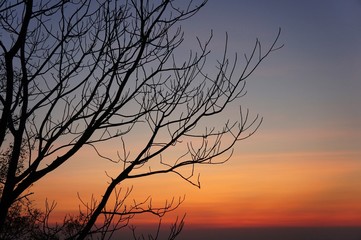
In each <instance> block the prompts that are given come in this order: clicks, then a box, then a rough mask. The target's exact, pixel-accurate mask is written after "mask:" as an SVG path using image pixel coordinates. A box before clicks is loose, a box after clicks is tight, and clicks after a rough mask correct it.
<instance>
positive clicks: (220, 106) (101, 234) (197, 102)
mask: <svg viewBox="0 0 361 240" xmlns="http://www.w3.org/2000/svg"><path fill="white" fill-rule="evenodd" d="M205 4H206V1H203V0H201V1H200V2H199V3H197V2H194V1H192V0H190V1H183V0H178V1H176V0H155V1H150V0H124V1H115V0H105V1H95V0H67V1H64V0H51V1H50V0H49V1H47V0H42V1H40V0H39V1H33V0H23V1H21V0H18V1H8V0H0V16H1V17H0V77H1V81H0V84H1V89H0V102H1V103H0V146H1V149H0V154H1V166H0V174H1V176H0V177H1V200H0V232H1V234H2V235H1V236H3V238H4V239H6V238H7V236H10V237H11V236H13V238H17V236H18V235H16V234H20V233H21V234H23V235H22V239H26V238H29V239H35V236H36V238H38V239H58V238H69V239H85V238H92V237H97V238H101V239H108V238H110V237H111V236H112V234H113V233H114V232H115V231H117V230H118V229H121V228H123V227H125V226H128V225H129V221H130V220H131V219H132V218H133V217H134V216H135V215H138V214H143V213H152V214H154V215H156V216H159V217H162V216H163V215H164V214H165V213H167V212H169V211H172V210H174V209H175V208H177V207H178V206H179V204H180V203H181V202H182V201H183V199H182V198H181V199H179V200H178V201H177V200H172V201H170V202H167V203H166V204H165V205H164V206H162V207H158V208H157V207H154V206H152V204H151V199H146V200H145V201H140V202H137V201H134V202H132V203H131V204H130V205H129V204H126V203H125V200H126V199H127V197H128V196H129V194H130V192H131V189H127V190H125V189H122V188H121V187H122V186H121V183H122V182H123V181H124V180H126V179H133V178H142V177H148V176H152V175H155V174H162V173H175V174H176V175H178V176H180V177H181V178H183V179H184V180H186V181H187V182H189V183H191V184H193V185H195V186H199V178H198V177H197V175H195V169H194V166H195V165H197V164H217V163H222V162H224V161H227V160H228V159H229V158H230V156H231V155H232V148H233V146H234V145H235V144H236V143H237V142H238V141H240V140H243V139H245V138H247V137H249V136H251V135H252V134H253V133H254V132H255V131H256V130H257V128H258V126H259V124H260V123H261V120H262V119H261V118H259V117H258V116H256V117H255V118H250V116H249V112H248V110H246V111H242V109H240V118H239V119H238V120H232V119H229V120H225V121H224V122H223V123H222V126H220V125H219V124H220V123H217V124H214V126H213V125H209V126H205V125H204V124H202V123H204V122H205V121H206V122H209V120H211V119H213V118H212V117H213V116H215V115H218V114H219V113H221V112H223V111H224V109H225V108H226V107H227V106H228V104H229V103H231V102H235V101H238V100H239V98H240V97H242V96H243V95H244V94H245V93H244V87H245V79H247V78H248V77H249V76H250V74H252V72H253V71H254V70H255V69H256V68H257V67H258V65H259V64H260V63H261V62H262V61H263V60H264V59H265V58H266V57H267V56H268V55H269V54H270V53H271V52H272V51H274V50H276V49H278V48H279V47H277V46H276V43H277V40H278V37H279V33H278V35H277V37H276V39H275V41H274V42H272V44H271V45H270V47H269V48H267V49H265V50H264V49H261V44H260V42H259V41H258V40H257V41H256V43H255V45H254V48H253V49H252V50H251V52H250V54H249V55H245V59H244V62H243V63H244V64H243V66H241V67H240V66H239V65H238V64H237V57H235V58H234V60H233V61H231V60H229V59H228V57H227V39H226V41H225V49H224V55H223V56H221V58H220V60H219V61H218V63H217V65H216V66H215V68H214V69H215V73H206V72H204V70H203V69H204V66H205V65H206V57H207V56H208V54H209V50H208V46H209V43H210V41H211V38H212V34H210V37H209V38H208V39H206V40H205V41H202V40H200V39H197V44H198V46H196V47H195V48H198V50H196V51H194V50H192V51H190V52H189V56H188V57H186V59H185V60H182V58H181V57H179V56H177V55H176V50H177V49H178V48H179V46H181V44H182V42H183V39H184V35H183V32H182V29H181V27H180V26H181V25H180V23H181V22H182V21H185V20H187V19H188V18H191V17H192V16H193V15H194V14H196V13H197V12H198V11H199V10H200V9H201V8H202V7H203V6H204V5H205ZM179 53H180V52H179ZM182 54H183V52H182ZM182 54H181V55H182ZM236 75H237V76H236ZM140 133H141V139H139V141H138V142H137V147H135V146H132V145H131V143H130V142H129V141H128V139H129V137H128V136H139V134H140ZM114 141H116V142H117V143H118V144H117V146H118V149H116V150H115V154H108V153H104V152H103V151H102V149H101V147H100V145H101V144H102V143H104V142H109V143H112V142H114ZM84 146H90V147H91V148H92V149H94V153H95V154H97V155H98V157H99V158H102V159H104V161H110V162H111V163H113V164H114V168H116V169H118V172H117V173H113V174H112V175H108V177H109V184H108V186H107V187H106V188H105V189H104V192H103V194H102V197H101V198H100V199H95V198H92V199H91V200H90V202H87V201H83V200H82V199H81V198H80V197H79V200H80V203H81V206H82V207H83V208H82V210H80V212H79V215H78V216H67V217H66V218H65V219H64V222H63V223H62V224H60V225H51V224H49V223H50V221H49V218H50V213H51V212H52V211H53V209H54V208H55V206H56V204H55V203H53V204H50V205H49V204H47V205H46V208H45V210H43V211H39V210H36V208H34V207H33V206H32V203H31V201H30V200H29V197H30V196H29V195H30V194H31V192H30V190H31V186H32V185H33V184H36V183H37V181H39V180H40V179H43V178H46V177H47V175H48V174H51V173H52V172H53V171H54V170H56V169H57V170H58V171H61V169H62V166H63V165H64V163H66V162H69V161H72V160H73V159H74V155H75V154H76V153H77V152H79V150H80V149H82V148H83V147H84ZM174 152H178V153H179V154H178V157H177V158H176V159H174V156H173V155H172V153H174ZM227 153H228V155H226V154H227ZM219 157H223V158H222V159H220V158H219ZM186 166H190V168H184V167H186ZM181 169H183V170H181ZM79 174H80V173H79ZM119 186H120V187H119ZM117 187H119V188H117ZM122 191H123V192H122ZM111 196H114V197H115V199H116V201H115V203H114V204H112V205H111V206H109V204H108V202H109V199H110V198H111ZM100 220H101V221H100ZM183 224H184V221H183V219H181V220H180V221H179V222H178V223H177V224H175V225H173V226H172V228H171V232H170V234H169V239H174V238H175V237H176V236H178V234H179V233H180V231H181V229H182V227H183ZM16 229H19V231H15V230H16ZM20 230H21V231H20ZM133 230H134V228H133ZM158 230H159V229H158ZM27 236H28V237H27ZM157 236H158V233H157V234H156V236H149V237H148V238H149V239H156V238H157ZM134 237H135V238H137V236H136V234H135V233H134Z"/></svg>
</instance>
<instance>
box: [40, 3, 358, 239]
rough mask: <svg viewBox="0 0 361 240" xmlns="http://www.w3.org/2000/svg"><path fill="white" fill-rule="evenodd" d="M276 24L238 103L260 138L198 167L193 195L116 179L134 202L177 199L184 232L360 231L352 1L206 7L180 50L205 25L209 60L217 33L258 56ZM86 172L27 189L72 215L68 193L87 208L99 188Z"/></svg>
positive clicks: (219, 42) (156, 182)
mask: <svg viewBox="0 0 361 240" xmlns="http://www.w3.org/2000/svg"><path fill="white" fill-rule="evenodd" d="M279 27H281V28H282V34H281V37H280V43H283V44H285V46H284V47H283V48H282V49H281V50H279V51H277V52H275V53H274V54H272V55H271V56H270V57H269V58H268V59H267V60H266V61H265V62H264V63H263V64H262V65H261V66H260V68H259V69H258V70H257V71H256V72H255V74H254V75H252V77H250V79H249V80H248V81H247V92H248V94H247V95H246V96H245V97H244V98H243V99H242V101H241V104H242V106H244V107H245V108H249V109H250V110H251V113H252V114H254V115H256V114H260V115H261V116H262V117H263V118H264V121H263V124H262V126H261V128H260V129H259V131H258V132H257V133H256V134H255V135H254V136H253V137H252V138H250V139H247V140H245V141H243V142H240V143H239V144H238V145H237V146H236V149H235V153H234V155H233V158H232V159H231V161H229V162H227V163H226V164H224V165H221V166H220V165H217V166H208V167H206V166H205V167H201V168H198V170H199V171H200V172H201V181H202V187H201V189H197V188H195V187H193V186H191V185H189V184H187V183H186V182H184V181H182V180H181V179H179V178H177V177H176V176H175V175H167V176H156V177H151V178H147V179H146V180H144V179H141V180H137V181H134V182H127V183H126V184H129V185H128V186H131V185H133V186H134V192H133V193H134V195H133V196H134V197H139V196H140V197H141V198H142V197H147V196H148V195H152V196H153V197H154V201H155V202H159V203H162V202H163V201H165V200H166V199H170V198H172V197H173V196H175V197H178V196H183V195H186V201H185V202H184V203H183V204H182V206H181V207H180V208H179V209H178V211H177V212H176V214H178V215H183V214H184V213H185V212H186V213H187V218H186V228H189V229H192V228H211V227H212V228H215V227H218V228H229V227H234V228H237V227H248V226H353V225H361V108H360V103H361V80H360V76H361V67H360V62H361V44H360V43H361V1H359V0H347V1H340V0H317V1H314V0H303V1H297V0H272V1H270V0H222V1H219V0H209V2H208V4H207V5H206V6H205V7H204V9H203V10H202V11H200V12H199V13H198V15H196V16H195V17H194V18H192V19H191V20H189V21H188V22H185V23H184V24H183V29H184V31H185V37H186V38H187V41H185V44H184V46H183V47H184V49H187V48H192V46H194V43H195V37H196V36H199V37H200V38H201V39H202V38H203V39H206V38H207V36H208V35H209V33H210V31H211V30H212V29H213V32H214V38H213V42H212V44H211V48H212V49H213V52H212V54H213V55H212V56H215V57H216V56H218V55H219V54H221V52H222V50H223V49H222V47H223V45H224V38H225V33H226V32H228V34H229V52H230V53H233V52H238V53H239V54H240V55H242V54H243V53H247V52H249V51H250V50H251V47H252V45H253V44H254V41H255V39H256V38H257V37H258V38H259V39H260V41H261V42H262V43H263V44H264V45H263V46H264V48H266V47H267V46H268V45H269V44H270V43H271V42H272V40H273V39H274V37H275V36H276V34H277V31H278V28H279ZM230 56H232V54H231V55H230ZM240 64H242V63H241V62H240ZM209 70H210V71H212V66H210V67H209ZM233 112H235V111H233V109H230V110H229V112H227V114H233ZM223 117H224V116H223ZM231 117H232V116H231ZM234 117H236V115H235V116H234ZM220 118H221V117H220ZM107 147H109V148H111V147H112V146H107ZM86 154H87V151H86V150H84V151H83V152H82V153H80V154H79V155H78V157H79V159H82V158H89V156H87V155H86ZM79 161H80V160H79ZM75 162H76V161H75ZM97 164H99V163H94V165H92V164H88V165H87V166H84V165H80V164H77V163H71V164H68V165H66V166H65V168H64V170H59V171H57V172H56V173H55V174H54V175H52V176H49V177H48V178H47V180H44V181H41V182H40V183H39V185H38V186H35V189H37V192H36V198H37V199H39V201H40V202H41V201H44V200H45V198H46V197H47V198H48V200H49V201H52V200H55V201H57V202H58V205H57V211H58V213H57V214H62V213H64V212H66V211H67V210H68V209H74V208H75V209H77V206H78V205H79V202H78V201H77V192H79V193H80V195H81V196H83V197H84V198H85V199H86V200H87V199H89V198H90V196H91V193H94V196H95V197H98V196H99V194H100V193H99V192H98V190H99V189H101V187H102V186H105V185H106V180H107V178H106V176H105V173H104V169H101V170H100V169H99V165H97ZM106 168H110V166H106ZM79 172H80V173H81V174H82V176H84V175H86V176H89V178H86V179H84V178H78V177H77V176H78V175H79ZM94 176H100V178H95V177H94ZM54 182H62V184H60V185H58V186H59V187H57V188H54V185H53V183H54ZM63 186H65V188H63ZM172 216H173V215H172ZM142 221H147V219H142ZM235 239H237V238H235Z"/></svg>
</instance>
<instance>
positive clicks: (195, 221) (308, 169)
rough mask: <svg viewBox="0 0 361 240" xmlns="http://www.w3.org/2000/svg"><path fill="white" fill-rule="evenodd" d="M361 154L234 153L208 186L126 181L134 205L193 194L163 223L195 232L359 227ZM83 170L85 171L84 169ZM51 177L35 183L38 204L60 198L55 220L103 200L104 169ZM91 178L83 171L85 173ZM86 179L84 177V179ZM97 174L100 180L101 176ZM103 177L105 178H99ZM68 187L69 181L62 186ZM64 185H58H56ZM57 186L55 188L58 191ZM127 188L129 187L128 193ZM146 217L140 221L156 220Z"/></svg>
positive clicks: (213, 169) (172, 178) (211, 169)
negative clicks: (179, 219)
mask: <svg viewBox="0 0 361 240" xmlns="http://www.w3.org/2000/svg"><path fill="white" fill-rule="evenodd" d="M360 155H361V154H360V153H354V152H349V153H347V152H341V153H337V152H335V153H332V152H319V153H288V154H248V155H243V156H242V155H235V156H233V159H232V160H231V161H230V162H229V163H226V164H224V165H217V166H205V167H204V166H201V168H197V170H198V171H200V172H201V183H202V187H201V189H197V188H195V187H193V186H191V185H190V184H188V183H186V182H184V181H183V180H181V179H180V178H179V177H177V176H176V175H174V174H166V175H161V176H153V177H148V178H143V179H137V180H135V181H132V182H130V181H127V182H125V184H126V186H128V187H129V186H133V187H134V189H133V192H132V194H131V196H130V200H133V199H136V200H138V201H142V200H144V199H146V198H147V197H148V196H152V199H153V201H152V203H153V206H162V205H163V204H164V202H165V201H166V200H168V201H169V200H171V199H172V197H175V200H177V199H178V197H179V196H180V197H182V196H184V195H186V199H185V202H183V204H182V205H181V206H180V207H179V208H178V209H177V210H176V211H175V212H172V213H169V214H168V217H166V218H165V219H164V221H163V222H172V221H173V220H174V219H175V217H176V216H177V215H178V216H182V215H183V214H184V213H186V214H187V217H186V224H187V227H188V228H193V227H197V228H207V227H210V226H212V228H214V227H219V228H235V227H261V226H355V225H360V223H361V204H360V202H361V188H360V182H361V162H360V161H357V159H358V158H359V156H360ZM78 170H79V169H78ZM84 171H86V175H87V176H93V177H92V178H86V179H84V178H81V175H82V174H81V170H79V177H77V176H76V175H74V174H73V173H72V170H70V169H69V172H68V173H69V175H68V176H67V174H66V173H65V174H64V173H62V174H61V175H59V176H49V179H48V181H46V184H41V183H40V184H39V185H38V186H36V191H35V192H36V196H35V197H36V198H37V199H38V200H39V201H37V202H38V203H39V202H40V203H41V202H44V199H45V198H47V199H48V201H52V200H55V201H56V202H57V208H56V210H55V211H54V214H53V216H54V219H57V221H61V220H62V219H63V218H64V215H65V214H66V213H76V211H77V210H78V206H79V204H80V201H79V200H78V199H77V192H79V194H80V196H81V197H82V200H83V201H85V202H89V201H90V199H91V196H92V194H93V196H94V198H95V199H99V197H100V196H101V194H102V192H101V189H103V188H104V187H105V186H106V180H107V179H106V176H105V174H104V172H102V173H99V171H98V172H97V171H95V170H92V171H93V172H91V171H90V170H88V171H90V172H87V170H84ZM83 174H84V173H83ZM83 176H84V175H83ZM97 176H98V177H97ZM99 176H100V179H99ZM59 182H62V184H60V185H59V184H58V185H57V184H56V183H59ZM54 185H57V186H58V187H57V188H54V187H53V186H54ZM51 186H52V187H51ZM125 189H126V188H124V189H123V191H124V190H125ZM156 221H157V218H154V217H150V216H149V215H144V216H140V217H137V218H136V219H135V222H136V223H139V224H143V225H144V224H145V225H147V224H150V223H152V222H156Z"/></svg>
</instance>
